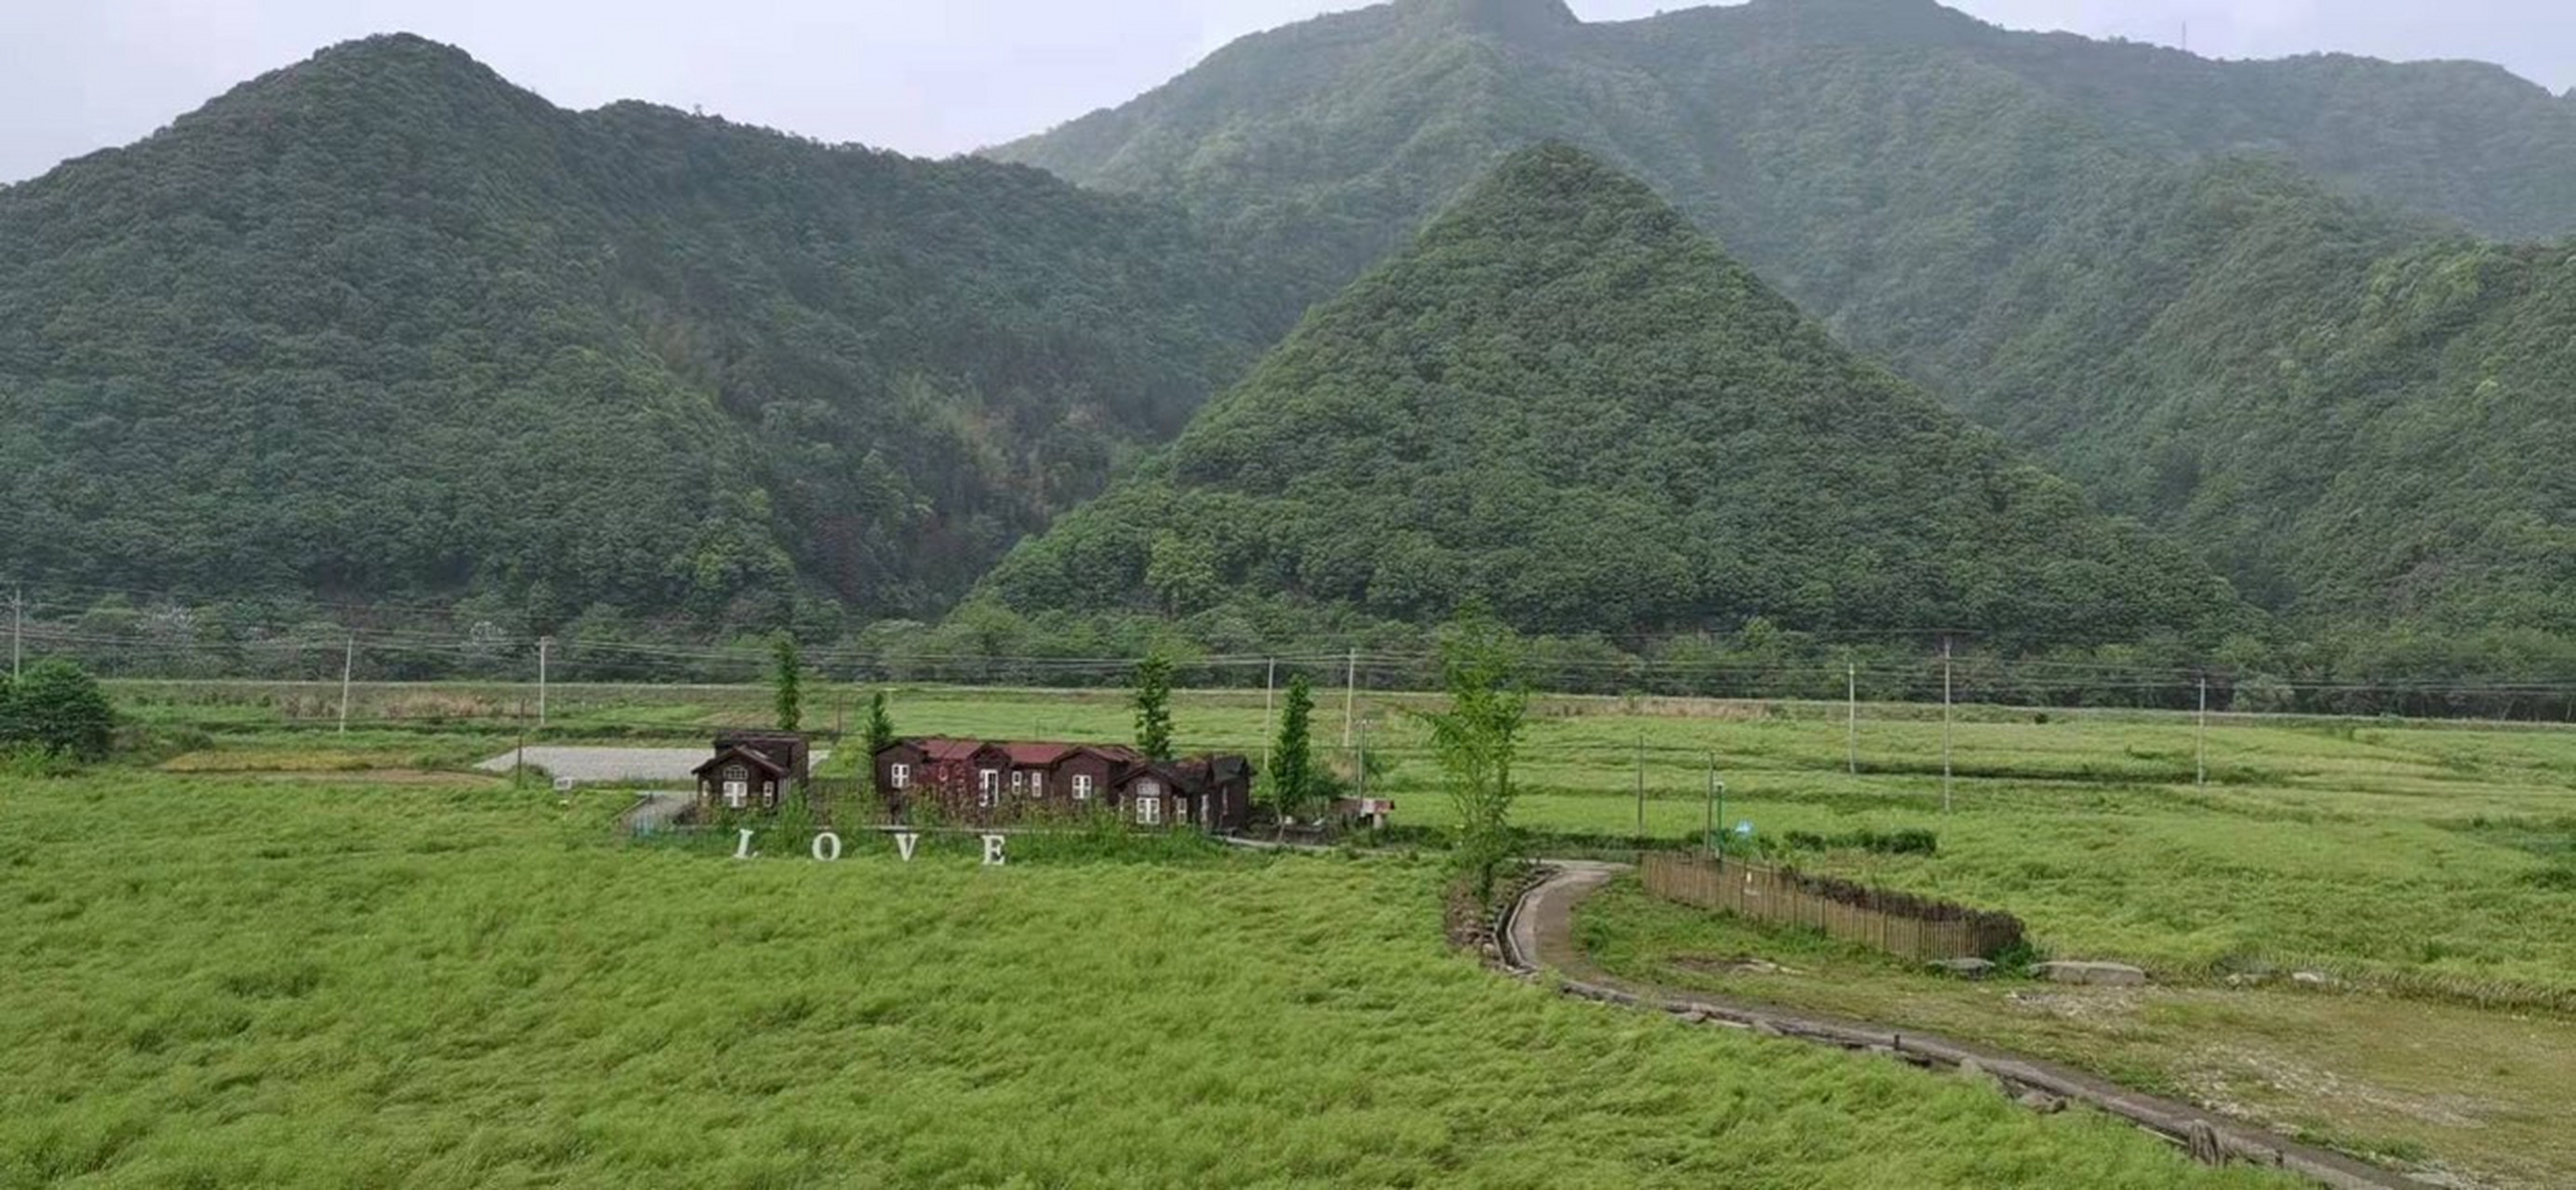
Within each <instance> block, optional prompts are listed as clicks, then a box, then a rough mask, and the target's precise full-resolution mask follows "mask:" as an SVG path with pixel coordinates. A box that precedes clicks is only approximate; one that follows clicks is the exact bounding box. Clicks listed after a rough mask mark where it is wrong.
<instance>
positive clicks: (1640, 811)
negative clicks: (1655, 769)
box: [1637, 731, 1646, 839]
mask: <svg viewBox="0 0 2576 1190" xmlns="http://www.w3.org/2000/svg"><path fill="white" fill-rule="evenodd" d="M1637 837H1638V838H1639V839H1643V838H1645V837H1646V733H1645V732H1642V731H1641V732H1638V733H1637Z"/></svg>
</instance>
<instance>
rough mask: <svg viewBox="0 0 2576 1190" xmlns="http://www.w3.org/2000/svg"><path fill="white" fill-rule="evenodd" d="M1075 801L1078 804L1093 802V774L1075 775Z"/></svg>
mask: <svg viewBox="0 0 2576 1190" xmlns="http://www.w3.org/2000/svg"><path fill="white" fill-rule="evenodd" d="M1073 800H1075V801H1077V802H1087V801H1090V800H1091V774H1089V773H1075V774H1074V775H1073Z"/></svg>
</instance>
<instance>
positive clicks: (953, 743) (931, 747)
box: [917, 739, 984, 760]
mask: <svg viewBox="0 0 2576 1190" xmlns="http://www.w3.org/2000/svg"><path fill="white" fill-rule="evenodd" d="M917 742H918V743H919V744H920V745H921V754H922V755H923V756H925V757H927V758H929V759H931V760H969V759H972V758H973V757H974V755H975V754H976V753H978V752H981V751H983V750H984V742H983V741H982V740H948V739H927V740H921V741H917Z"/></svg>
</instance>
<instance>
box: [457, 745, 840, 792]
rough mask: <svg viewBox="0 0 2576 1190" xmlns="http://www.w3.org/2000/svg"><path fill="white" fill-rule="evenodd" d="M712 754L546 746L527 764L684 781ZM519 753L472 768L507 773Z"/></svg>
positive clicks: (607, 777) (585, 775)
mask: <svg viewBox="0 0 2576 1190" xmlns="http://www.w3.org/2000/svg"><path fill="white" fill-rule="evenodd" d="M714 754H715V753H713V752H712V751H709V750H708V749H705V748H566V747H556V746H548V747H542V748H530V749H528V752H527V756H528V764H529V765H530V766H532V767H535V768H541V769H544V770H545V771H547V772H549V773H552V774H554V775H555V776H558V777H570V778H572V779H573V780H574V781H577V782H580V783H583V784H595V783H596V784H605V783H611V782H623V781H687V780H688V779H689V778H690V774H691V773H692V772H693V771H695V770H696V768H697V767H698V766H699V765H702V764H705V763H706V762H707V758H708V757H709V756H713V755H714ZM831 755H832V754H831V753H830V752H829V751H826V750H823V749H819V748H818V749H816V750H815V752H814V763H815V764H818V765H819V764H821V763H823V761H824V760H826V759H828V758H829V757H830V756H831ZM518 759H519V752H518V750H517V749H515V748H514V749H512V750H510V751H508V752H504V753H502V754H500V755H499V756H495V757H493V758H492V759H490V760H487V761H484V762H483V763H481V764H478V765H476V766H474V767H476V768H478V769H481V770H483V771H484V772H487V773H506V772H509V771H510V769H511V766H513V765H515V764H517V763H518Z"/></svg>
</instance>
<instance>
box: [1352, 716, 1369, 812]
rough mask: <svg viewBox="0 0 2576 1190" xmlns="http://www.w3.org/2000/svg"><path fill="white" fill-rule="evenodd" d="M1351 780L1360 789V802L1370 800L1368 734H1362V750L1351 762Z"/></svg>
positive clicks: (1362, 732) (1365, 732) (1362, 731)
mask: <svg viewBox="0 0 2576 1190" xmlns="http://www.w3.org/2000/svg"><path fill="white" fill-rule="evenodd" d="M1351 779H1352V782H1353V783H1354V784H1355V785H1357V786H1358V788H1359V800H1361V801H1367V800H1368V732H1367V730H1366V729H1362V730H1361V732H1360V750H1359V752H1358V753H1357V754H1356V755H1354V756H1353V757H1352V760H1351Z"/></svg>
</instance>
